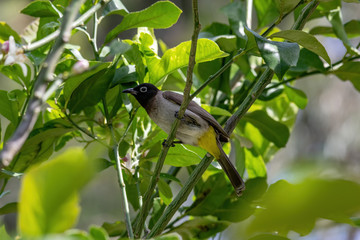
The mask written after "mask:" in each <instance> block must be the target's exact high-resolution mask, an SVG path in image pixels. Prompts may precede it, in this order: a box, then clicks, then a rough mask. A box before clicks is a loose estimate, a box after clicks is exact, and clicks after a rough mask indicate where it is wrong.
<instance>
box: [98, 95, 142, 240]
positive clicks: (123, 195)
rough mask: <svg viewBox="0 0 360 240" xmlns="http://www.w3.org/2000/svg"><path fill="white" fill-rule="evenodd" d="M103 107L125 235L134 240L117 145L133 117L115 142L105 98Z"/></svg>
mask: <svg viewBox="0 0 360 240" xmlns="http://www.w3.org/2000/svg"><path fill="white" fill-rule="evenodd" d="M103 106H104V112H105V118H106V122H107V126H108V127H109V129H110V132H111V136H112V140H113V142H114V143H115V144H114V147H113V151H114V155H115V160H116V168H117V175H118V183H119V186H120V190H121V205H122V206H121V208H122V209H123V211H124V215H125V225H126V230H127V233H128V237H129V238H130V239H133V238H134V233H133V229H132V225H131V218H130V208H129V202H128V200H127V199H128V198H127V194H126V185H125V182H124V177H123V174H122V167H121V162H120V155H119V145H120V143H121V142H122V141H123V139H124V138H125V135H126V134H127V131H128V130H129V128H130V125H131V124H132V121H133V120H134V116H133V117H131V118H130V121H129V124H128V127H127V128H126V131H125V133H124V134H123V137H122V138H121V139H120V141H117V140H116V137H115V131H114V128H113V125H112V121H111V119H110V115H109V111H108V107H107V104H106V100H105V98H103ZM134 115H135V114H134Z"/></svg>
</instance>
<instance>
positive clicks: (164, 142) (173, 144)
mask: <svg viewBox="0 0 360 240" xmlns="http://www.w3.org/2000/svg"><path fill="white" fill-rule="evenodd" d="M166 143H167V142H166V139H164V141H163V142H162V145H163V147H165V146H166ZM178 143H180V144H181V143H182V141H173V142H172V144H171V146H170V147H175V144H178Z"/></svg>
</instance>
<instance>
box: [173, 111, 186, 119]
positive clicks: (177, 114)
mask: <svg viewBox="0 0 360 240" xmlns="http://www.w3.org/2000/svg"><path fill="white" fill-rule="evenodd" d="M175 117H176V118H177V119H179V120H183V119H184V117H182V118H180V117H179V111H175Z"/></svg>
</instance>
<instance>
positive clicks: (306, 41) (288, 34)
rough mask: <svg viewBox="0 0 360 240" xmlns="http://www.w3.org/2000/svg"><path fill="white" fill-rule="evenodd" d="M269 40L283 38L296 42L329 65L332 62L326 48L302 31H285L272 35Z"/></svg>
mask: <svg viewBox="0 0 360 240" xmlns="http://www.w3.org/2000/svg"><path fill="white" fill-rule="evenodd" d="M269 38H283V39H286V40H288V41H291V42H296V43H298V44H299V45H301V46H303V47H304V48H306V49H308V50H310V51H312V52H314V53H316V54H317V55H319V56H320V57H322V58H323V59H324V60H325V61H326V62H327V63H329V65H331V60H330V57H329V55H328V54H327V52H326V49H325V48H324V46H323V45H322V44H321V43H320V42H319V41H318V40H317V39H316V38H315V37H314V36H313V35H311V34H308V33H306V32H304V31H300V30H284V31H280V32H276V33H274V34H272V35H271V36H270V37H269Z"/></svg>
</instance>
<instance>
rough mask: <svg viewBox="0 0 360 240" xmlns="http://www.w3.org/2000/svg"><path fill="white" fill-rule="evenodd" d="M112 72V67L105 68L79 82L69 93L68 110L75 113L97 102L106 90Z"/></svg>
mask: <svg viewBox="0 0 360 240" xmlns="http://www.w3.org/2000/svg"><path fill="white" fill-rule="evenodd" d="M114 74H115V69H114V68H107V69H103V70H101V71H99V72H97V73H96V74H94V75H93V76H91V77H89V78H88V79H86V80H85V81H83V82H81V84H80V85H79V86H78V87H77V88H76V89H75V90H74V91H73V92H72V94H71V97H70V99H69V102H68V105H67V106H68V108H69V110H70V111H71V112H72V113H77V112H80V111H81V110H83V109H84V108H86V107H90V106H94V105H95V104H97V103H98V102H99V101H100V100H101V99H102V98H103V97H104V95H105V93H106V91H107V90H108V88H109V86H110V83H111V81H112V80H113V78H114Z"/></svg>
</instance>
